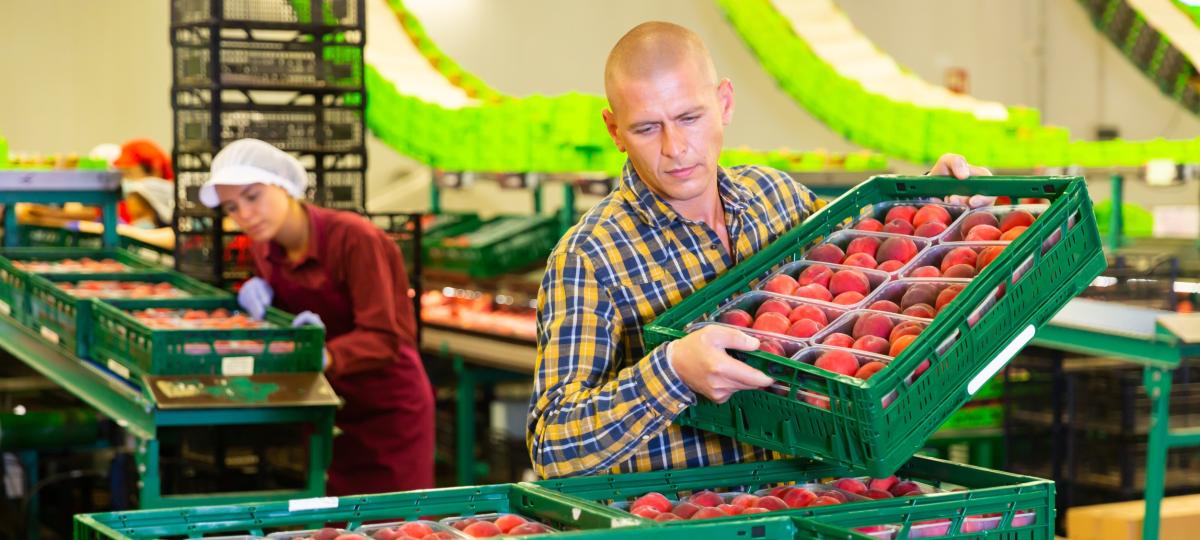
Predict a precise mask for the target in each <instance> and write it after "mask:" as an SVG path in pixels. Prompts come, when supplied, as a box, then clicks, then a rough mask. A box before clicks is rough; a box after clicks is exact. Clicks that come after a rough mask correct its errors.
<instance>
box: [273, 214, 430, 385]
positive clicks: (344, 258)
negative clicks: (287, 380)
mask: <svg viewBox="0 0 1200 540" xmlns="http://www.w3.org/2000/svg"><path fill="white" fill-rule="evenodd" d="M304 209H305V211H307V212H308V220H309V229H310V230H309V233H310V235H309V243H308V252H307V253H306V254H305V255H304V257H303V258H302V259H301V260H300V261H296V262H293V261H290V260H288V257H287V253H286V251H285V250H284V249H283V247H282V246H280V245H279V244H277V243H275V242H255V243H254V244H253V245H252V246H251V252H252V253H253V254H254V266H255V269H256V271H257V274H258V275H259V276H260V277H262V278H263V279H265V280H267V282H268V283H271V284H272V287H274V288H275V289H276V292H275V299H274V302H273V305H274V306H275V307H277V308H280V309H282V310H284V311H287V312H290V313H298V312H300V311H304V310H305V309H307V310H310V311H313V312H314V313H316V314H317V315H319V316H320V317H321V319H322V321H324V323H325V328H326V330H325V331H326V344H325V346H326V348H327V349H328V350H329V354H330V356H331V358H330V365H329V368H328V369H327V372H328V373H329V374H330V375H331V376H334V375H348V374H351V373H359V372H362V371H368V370H372V369H376V368H380V367H382V366H385V365H387V364H388V363H390V362H409V361H418V362H419V358H420V356H419V355H418V354H417V352H416V347H417V344H416V320H415V316H414V314H413V304H412V299H411V298H410V297H409V286H408V274H407V273H406V272H405V271H404V259H403V257H402V256H401V254H400V248H399V246H397V245H396V242H395V241H394V240H392V239H391V238H389V237H388V236H387V234H386V233H384V232H383V231H382V230H380V229H379V228H378V227H376V226H375V225H373V224H372V223H371V222H369V221H367V220H366V219H365V218H363V217H362V216H360V215H358V214H354V213H351V212H343V211H338V210H329V209H326V208H320V207H317V206H313V205H310V204H305V205H304ZM277 283H278V284H279V285H280V286H277V285H276V284H277ZM291 286H298V287H301V288H304V289H313V290H320V291H323V292H320V293H312V294H303V295H301V296H304V298H289V297H288V296H289V295H288V294H281V292H282V291H284V290H285V289H287V288H290V287H291ZM292 296H296V295H292ZM346 301H348V305H349V309H348V315H349V316H348V317H347V309H346V308H345V307H344V306H346ZM347 318H349V319H352V320H345V319H347Z"/></svg>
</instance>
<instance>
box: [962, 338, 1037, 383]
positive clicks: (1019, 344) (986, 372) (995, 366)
mask: <svg viewBox="0 0 1200 540" xmlns="http://www.w3.org/2000/svg"><path fill="white" fill-rule="evenodd" d="M1035 333H1037V329H1036V328H1034V327H1033V325H1032V324H1031V325H1029V326H1026V327H1025V329H1024V330H1021V333H1020V334H1017V337H1016V338H1015V339H1013V340H1012V341H1010V342H1009V343H1008V345H1005V346H1004V349H1003V350H1001V351H1000V354H997V355H996V357H995V358H993V359H992V361H991V362H989V363H988V365H987V367H985V368H983V371H980V372H979V374H978V375H976V376H975V378H974V379H971V382H970V383H967V395H971V396H973V395H975V392H978V391H979V389H980V388H982V387H983V385H984V384H986V383H987V382H988V381H990V380H992V377H995V376H996V374H997V373H999V372H1000V369H1001V368H1003V367H1004V366H1005V364H1008V361H1009V360H1012V358H1013V357H1014V356H1016V355H1017V353H1019V352H1021V349H1024V348H1025V345H1027V344H1028V343H1029V340H1031V339H1033V335H1034V334H1035Z"/></svg>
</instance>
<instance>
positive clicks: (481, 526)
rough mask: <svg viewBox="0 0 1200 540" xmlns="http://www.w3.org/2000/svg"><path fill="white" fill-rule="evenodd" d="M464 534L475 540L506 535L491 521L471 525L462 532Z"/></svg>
mask: <svg viewBox="0 0 1200 540" xmlns="http://www.w3.org/2000/svg"><path fill="white" fill-rule="evenodd" d="M462 532H463V534H465V535H467V536H472V537H475V538H490V537H492V536H500V535H501V534H504V533H502V532H500V527H497V526H496V524H495V523H492V522H489V521H477V522H475V523H472V524H470V525H469V526H467V528H465V529H463V530H462Z"/></svg>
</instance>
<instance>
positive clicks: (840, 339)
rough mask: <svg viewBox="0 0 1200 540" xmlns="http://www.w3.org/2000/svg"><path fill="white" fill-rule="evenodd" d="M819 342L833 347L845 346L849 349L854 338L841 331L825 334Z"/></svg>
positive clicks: (852, 344)
mask: <svg viewBox="0 0 1200 540" xmlns="http://www.w3.org/2000/svg"><path fill="white" fill-rule="evenodd" d="M821 343H822V344H825V345H831V346H834V347H845V348H847V349H849V348H850V347H853V346H854V338H852V337H850V336H848V335H846V334H843V333H841V332H834V333H832V334H829V335H828V336H825V340H824V341H822V342H821Z"/></svg>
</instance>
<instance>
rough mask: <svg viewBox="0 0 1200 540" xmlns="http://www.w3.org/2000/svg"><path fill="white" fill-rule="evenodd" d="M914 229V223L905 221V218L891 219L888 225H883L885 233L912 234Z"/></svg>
mask: <svg viewBox="0 0 1200 540" xmlns="http://www.w3.org/2000/svg"><path fill="white" fill-rule="evenodd" d="M914 231H915V229H914V228H913V226H912V223H909V222H907V221H904V220H903V219H896V220H892V221H889V222H888V223H887V225H884V226H883V232H885V233H892V234H909V235H911V234H912V233H913V232H914Z"/></svg>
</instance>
